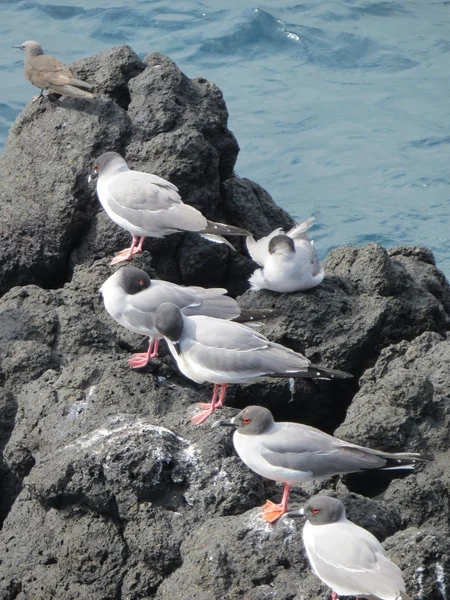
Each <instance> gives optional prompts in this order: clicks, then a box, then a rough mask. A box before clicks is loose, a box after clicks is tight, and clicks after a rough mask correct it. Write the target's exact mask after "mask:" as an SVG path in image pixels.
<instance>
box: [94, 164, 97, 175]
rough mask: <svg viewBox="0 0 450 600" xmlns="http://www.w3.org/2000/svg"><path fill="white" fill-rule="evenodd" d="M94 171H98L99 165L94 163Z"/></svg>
mask: <svg viewBox="0 0 450 600" xmlns="http://www.w3.org/2000/svg"><path fill="white" fill-rule="evenodd" d="M94 171H96V172H97V173H98V165H94Z"/></svg>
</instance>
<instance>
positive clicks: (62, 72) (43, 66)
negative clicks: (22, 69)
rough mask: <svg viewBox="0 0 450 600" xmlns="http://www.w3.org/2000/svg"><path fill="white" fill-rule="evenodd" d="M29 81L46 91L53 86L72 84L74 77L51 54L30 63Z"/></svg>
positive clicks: (34, 58)
mask: <svg viewBox="0 0 450 600" xmlns="http://www.w3.org/2000/svg"><path fill="white" fill-rule="evenodd" d="M29 79H30V81H31V82H32V83H33V84H34V85H37V86H38V87H41V88H44V89H46V88H47V87H49V86H51V85H67V84H70V83H71V81H72V79H73V77H72V73H71V72H70V71H69V69H66V67H65V66H64V65H63V64H62V63H61V62H60V61H59V60H57V59H56V58H53V56H50V55H49V54H41V55H40V56H35V57H33V58H32V60H31V61H30V68H29ZM38 82H39V83H38ZM41 84H46V85H41Z"/></svg>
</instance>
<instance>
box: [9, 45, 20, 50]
mask: <svg viewBox="0 0 450 600" xmlns="http://www.w3.org/2000/svg"><path fill="white" fill-rule="evenodd" d="M11 48H19V49H20V50H23V46H11Z"/></svg>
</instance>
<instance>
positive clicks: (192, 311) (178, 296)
mask: <svg viewBox="0 0 450 600" xmlns="http://www.w3.org/2000/svg"><path fill="white" fill-rule="evenodd" d="M100 292H101V293H102V296H103V302H104V304H105V308H106V310H107V311H108V313H109V314H110V315H111V317H112V318H113V319H115V320H116V321H117V322H118V323H120V324H121V325H122V326H123V327H125V328H126V329H129V330H130V331H133V332H134V333H140V334H142V335H146V336H148V337H149V338H150V340H149V346H148V351H147V352H144V353H140V354H135V355H134V356H133V357H132V358H130V359H129V360H128V362H129V363H130V366H131V367H132V368H134V369H136V368H140V367H144V366H145V365H146V364H147V363H148V362H149V360H150V359H152V358H154V357H155V356H158V345H159V340H160V339H161V337H162V336H161V334H160V333H159V331H158V330H157V329H156V327H155V312H156V310H157V308H158V306H160V305H161V304H163V303H164V302H172V303H173V304H176V306H178V307H179V308H180V309H181V310H182V311H183V314H185V315H208V316H211V317H217V318H219V319H237V318H240V319H244V320H249V321H252V320H254V319H261V318H267V317H269V316H273V314H274V313H275V311H273V310H270V309H268V310H254V311H251V310H242V311H241V309H240V307H239V306H238V304H237V302H236V300H234V299H233V298H230V297H229V296H225V294H226V293H227V290H226V289H224V288H211V289H205V288H202V287H182V286H180V285H176V284H175V283H170V282H169V281H161V280H157V279H154V280H151V279H150V277H149V276H148V274H147V273H146V272H145V271H143V270H142V269H138V268H136V267H132V266H126V267H122V268H121V269H118V270H117V271H116V272H115V273H114V274H113V275H111V277H109V278H108V279H107V280H106V281H105V283H104V284H103V285H102V287H101V288H100Z"/></svg>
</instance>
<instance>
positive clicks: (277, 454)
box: [213, 406, 430, 523]
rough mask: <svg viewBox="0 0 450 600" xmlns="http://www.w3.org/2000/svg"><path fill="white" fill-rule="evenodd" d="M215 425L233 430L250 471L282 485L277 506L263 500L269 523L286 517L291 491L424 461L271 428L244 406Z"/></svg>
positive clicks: (293, 427) (267, 417)
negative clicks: (339, 477) (335, 478)
mask: <svg viewBox="0 0 450 600" xmlns="http://www.w3.org/2000/svg"><path fill="white" fill-rule="evenodd" d="M220 425H225V426H230V427H234V428H236V430H235V432H234V435H233V444H234V447H235V449H236V452H237V453H238V455H239V457H240V458H241V460H242V461H243V462H244V463H245V464H246V465H247V466H248V467H249V468H250V469H252V471H254V472H255V473H258V475H261V476H262V477H266V478H267V479H272V480H273V481H280V482H283V483H284V491H283V498H282V501H281V503H280V504H274V503H273V502H271V501H270V500H268V501H267V502H266V504H265V505H264V507H263V508H264V510H263V517H264V519H265V520H266V521H267V522H269V523H272V522H274V521H276V520H277V519H279V518H280V516H281V515H283V514H284V513H285V512H286V511H287V506H288V499H289V493H290V491H291V488H292V487H293V486H294V485H301V484H302V483H303V482H306V481H313V480H315V479H324V478H326V477H330V476H332V475H342V474H345V473H358V472H362V471H368V470H373V469H380V470H393V469H414V468H415V466H416V464H417V463H420V462H428V461H429V460H430V458H429V457H425V456H421V455H420V454H417V453H415V452H398V453H392V454H391V453H389V452H383V451H380V450H372V449H370V448H365V447H364V446H358V445H357V444H352V443H350V442H345V441H343V440H340V439H338V438H335V437H333V436H332V435H328V434H327V433H324V432H323V431H320V430H319V429H315V428H314V427H310V426H309V425H302V424H300V423H290V422H279V423H277V422H275V421H274V419H273V416H272V413H271V412H270V410H268V409H267V408H264V407H263V406H248V407H247V408H245V409H244V410H242V411H241V412H240V413H239V414H237V415H236V416H235V417H234V418H233V419H224V420H220V421H216V422H215V423H214V424H213V427H218V426H220Z"/></svg>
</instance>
